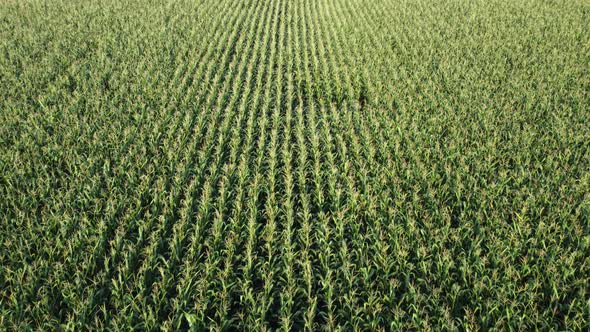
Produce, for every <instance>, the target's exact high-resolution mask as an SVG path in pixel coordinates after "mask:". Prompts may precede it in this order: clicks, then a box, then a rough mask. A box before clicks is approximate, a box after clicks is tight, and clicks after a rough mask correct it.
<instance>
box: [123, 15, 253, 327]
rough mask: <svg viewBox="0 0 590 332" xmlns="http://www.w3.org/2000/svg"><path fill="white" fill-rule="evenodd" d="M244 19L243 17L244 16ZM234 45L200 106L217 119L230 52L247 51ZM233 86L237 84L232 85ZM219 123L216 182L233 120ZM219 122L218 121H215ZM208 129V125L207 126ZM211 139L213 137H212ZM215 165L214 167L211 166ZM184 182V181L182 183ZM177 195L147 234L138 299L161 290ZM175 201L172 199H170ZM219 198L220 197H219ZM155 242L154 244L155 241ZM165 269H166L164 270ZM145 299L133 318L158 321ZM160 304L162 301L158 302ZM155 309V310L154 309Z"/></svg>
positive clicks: (227, 87)
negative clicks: (213, 93) (211, 93)
mask: <svg viewBox="0 0 590 332" xmlns="http://www.w3.org/2000/svg"><path fill="white" fill-rule="evenodd" d="M256 8H257V7H255V6H251V7H250V9H249V10H250V11H254V10H256ZM246 15H247V14H246ZM252 23H253V21H252V20H249V19H248V20H247V21H246V23H245V24H246V26H248V27H250V28H251V27H253V25H252ZM237 31H238V29H235V30H234V34H236V33H237ZM237 38H238V39H237V41H235V42H234V43H232V46H231V47H228V48H227V49H226V50H227V51H228V52H229V53H226V57H227V58H226V60H225V61H227V62H226V63H227V66H228V67H227V69H224V70H219V69H217V70H216V74H215V77H216V78H215V79H214V82H216V83H215V84H214V85H213V88H214V90H213V91H220V92H219V94H217V98H215V99H213V98H210V97H207V98H206V99H205V101H206V103H212V104H208V105H207V106H204V108H205V109H208V108H210V107H211V108H212V109H214V110H218V111H217V112H216V113H218V114H219V115H221V114H222V113H223V112H221V111H220V110H223V109H224V108H225V107H226V103H227V102H229V98H227V97H228V96H229V94H230V91H231V87H232V84H234V83H233V82H237V80H239V79H240V78H241V74H238V75H234V74H233V70H234V68H235V66H236V65H237V64H238V60H239V58H238V57H235V56H234V54H235V53H234V52H241V50H242V48H244V49H247V44H246V40H245V39H244V38H243V35H239V37H237ZM243 69H244V65H242V66H241V68H240V69H239V70H238V71H242V70H243ZM226 75H231V77H230V78H224V77H225V76H226ZM220 83H221V84H223V85H222V86H220V87H219V88H217V84H220ZM235 84H237V83H235ZM223 115H224V116H223V121H222V123H221V125H220V128H219V132H218V134H217V137H216V138H215V141H217V142H216V144H217V145H215V151H211V150H210V152H209V154H210V153H211V152H212V156H213V158H214V160H212V161H211V163H208V165H209V166H210V167H208V169H209V175H208V176H210V177H212V178H216V177H218V176H219V174H217V173H218V172H219V171H220V167H221V165H222V162H223V161H224V156H223V155H224V153H223V152H224V151H225V148H226V144H227V143H226V138H227V137H228V134H229V128H230V124H231V123H233V121H234V120H235V115H236V114H235V113H229V114H227V113H226V114H223ZM218 118H219V117H218ZM209 125H210V126H211V125H212V124H209ZM214 137H215V136H214ZM210 142H211V143H213V141H210ZM209 146H210V147H211V148H213V147H214V145H209ZM215 165H217V166H215ZM221 179H222V180H223V179H225V177H223V176H222V177H221ZM185 181H186V179H185ZM183 187H184V185H179V186H175V188H179V189H180V188H183ZM180 193H181V192H180V191H178V193H176V194H173V195H172V196H171V197H172V199H170V202H171V203H169V204H170V205H169V206H165V208H164V211H170V212H169V213H168V214H167V215H166V214H164V215H160V216H159V217H158V218H159V219H160V220H161V222H160V225H161V227H160V228H158V229H157V230H156V231H155V232H152V234H151V238H152V240H151V241H150V246H149V247H146V250H145V253H146V258H148V259H147V260H146V261H144V264H142V265H141V267H140V270H139V275H141V278H140V281H139V282H137V283H134V285H143V287H142V288H139V289H138V291H139V292H137V294H138V296H140V295H142V294H143V296H145V295H147V294H150V293H152V292H153V291H154V290H155V291H159V290H160V289H161V288H160V286H159V285H158V281H159V280H160V279H161V277H162V273H156V272H157V271H158V270H160V268H159V266H160V265H161V264H165V265H167V261H166V259H165V258H164V257H163V256H162V255H165V253H164V252H163V248H164V247H165V246H166V240H163V239H166V238H167V237H168V236H169V235H170V233H171V231H172V226H173V223H174V222H175V218H174V217H173V215H174V213H175V212H174V211H176V205H178V203H179V201H180ZM174 197H176V198H174ZM222 198H223V196H222ZM156 239H158V240H156ZM166 268H168V267H166ZM149 299H151V300H150V301H147V302H143V303H141V306H140V308H141V307H144V309H143V310H141V311H139V312H137V313H136V314H135V315H139V316H136V317H143V320H144V321H145V320H146V319H152V320H153V319H157V317H159V316H160V315H161V313H160V312H153V313H152V312H149V310H148V309H151V308H153V307H154V304H153V303H152V302H151V301H157V300H158V299H156V298H154V297H153V295H152V296H150V297H149ZM162 300H163V299H162ZM154 309H156V308H154ZM168 310H169V309H166V311H168Z"/></svg>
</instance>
